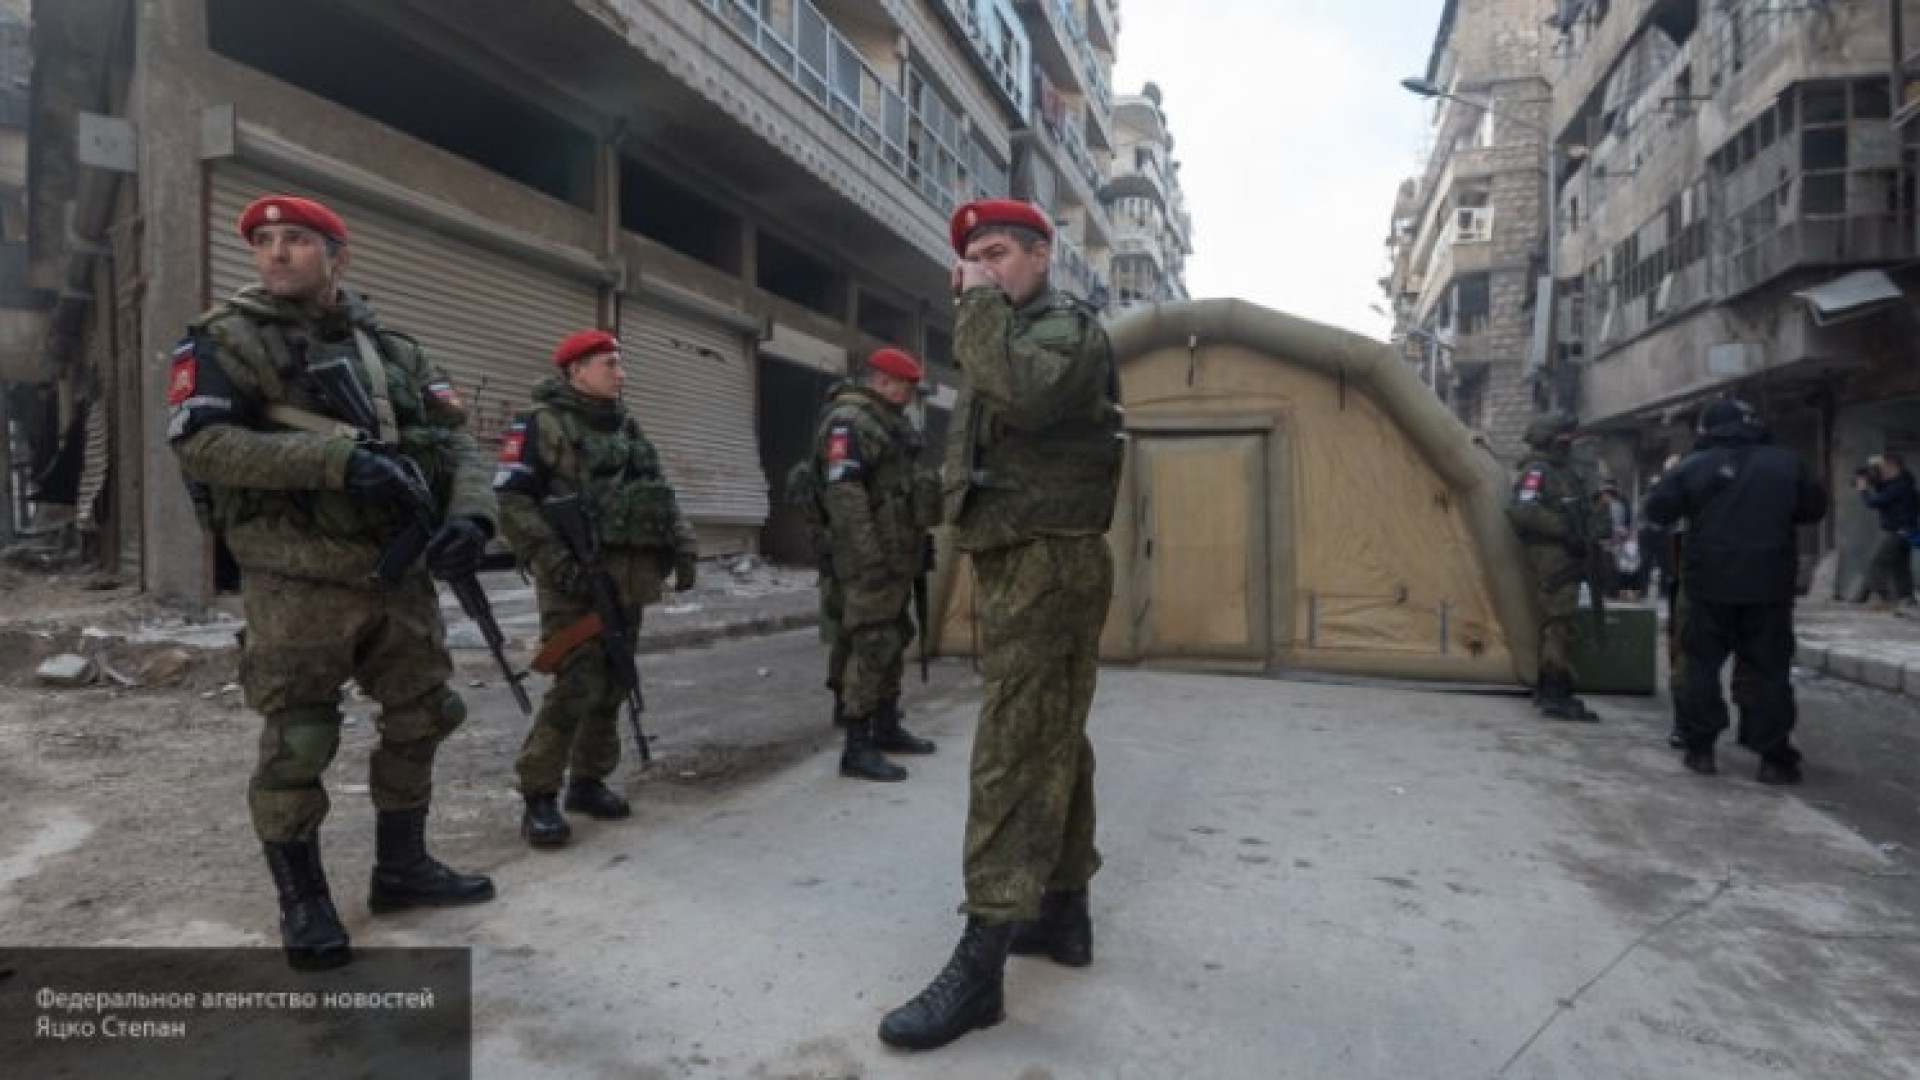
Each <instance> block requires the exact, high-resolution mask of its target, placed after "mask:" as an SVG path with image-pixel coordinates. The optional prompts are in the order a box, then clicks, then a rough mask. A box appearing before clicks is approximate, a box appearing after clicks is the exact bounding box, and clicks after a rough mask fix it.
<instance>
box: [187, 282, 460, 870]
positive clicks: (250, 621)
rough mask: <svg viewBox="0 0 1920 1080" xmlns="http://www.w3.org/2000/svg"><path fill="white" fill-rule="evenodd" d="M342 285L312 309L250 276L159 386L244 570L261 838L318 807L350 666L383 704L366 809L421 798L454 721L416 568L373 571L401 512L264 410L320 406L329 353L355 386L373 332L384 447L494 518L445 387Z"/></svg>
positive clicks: (300, 824) (275, 837) (193, 336)
mask: <svg viewBox="0 0 1920 1080" xmlns="http://www.w3.org/2000/svg"><path fill="white" fill-rule="evenodd" d="M341 297H342V302H340V303H337V304H335V305H333V306H330V307H328V308H327V309H326V310H324V311H322V312H319V313H318V314H315V313H312V312H310V311H308V310H305V309H303V308H302V306H301V305H298V304H295V303H292V302H289V301H285V300H280V299H276V298H275V297H274V296H272V295H271V294H270V293H268V292H267V291H266V290H265V289H262V288H259V287H257V286H256V287H249V288H247V289H243V290H241V291H240V292H239V293H237V294H236V295H234V296H233V297H232V298H231V299H229V300H227V301H225V302H222V303H220V304H217V305H215V306H214V307H213V308H212V309H211V310H209V311H208V312H206V313H205V314H204V315H202V316H201V317H200V318H199V319H197V320H196V321H195V322H194V323H193V324H192V326H191V328H190V331H189V336H188V338H187V340H186V341H185V342H183V343H182V345H181V346H180V349H179V350H178V351H177V352H176V354H175V358H174V369H173V384H172V390H171V393H170V394H169V400H170V401H171V403H172V419H171V423H170V426H169V429H168V435H169V438H170V440H171V441H172V444H173V448H174V451H175V453H176V454H177V455H178V457H179V460H180V463H181V466H182V468H183V470H184V471H185V473H186V475H187V477H188V479H189V480H190V481H192V482H194V483H195V485H196V494H197V497H198V498H199V499H200V501H202V507H203V510H204V511H205V514H206V516H207V519H208V522H209V523H210V524H211V525H212V526H213V527H214V528H215V529H216V530H218V532H219V534H220V536H221V537H222V539H223V540H224V541H225V543H226V545H227V547H228V548H229V550H230V551H231V552H232V553H233V556H234V558H235V560H236V561H237V562H238V563H239V566H240V570H241V575H242V576H241V594H242V597H243V600H244V604H245V610H246V619H247V626H246V632H245V634H244V636H243V648H242V652H241V659H240V684H241V687H242V689H243V690H244V691H245V694H246V701H247V704H248V706H249V707H251V708H253V709H255V710H257V711H259V712H260V713H261V715H262V716H263V717H264V718H265V725H264V728H263V730H262V732H261V736H260V756H259V762H258V765H257V766H256V768H255V770H254V774H253V779H252V781H251V782H250V784H249V785H248V805H249V808H250V809H251V811H252V815H253V825H254V830H255V832H257V833H258V834H259V836H260V838H261V839H262V840H263V841H267V842H269V843H274V842H285V841H309V840H311V839H313V837H314V836H315V835H316V834H317V833H318V831H319V828H320V823H321V821H322V820H323V819H324V818H325V817H326V815H327V806H328V803H327V794H326V790H325V788H324V787H322V786H321V776H322V774H323V773H324V772H325V770H326V768H327V765H328V764H329V763H330V762H331V761H332V760H333V756H334V753H335V751H336V750H337V749H338V747H339V742H340V689H341V685H342V684H343V683H344V682H345V681H346V680H347V679H348V678H349V677H351V678H354V679H355V680H357V681H358V682H359V684H360V686H361V688H362V689H364V690H365V691H366V692H367V693H368V694H369V695H371V696H372V698H373V699H374V700H375V701H376V702H378V703H379V705H380V714H379V720H378V728H379V732H380V739H379V743H378V745H377V746H376V747H375V748H374V751H373V756H372V762H371V769H370V773H369V780H368V787H369V790H370V793H371V795H372V797H373V803H374V806H375V807H377V808H378V809H379V810H381V811H403V810H420V809H423V808H424V807H425V806H426V805H427V803H428V800H429V798H430V796H431V794H432V790H433V780H432V776H433V758H434V752H435V749H436V748H437V747H438V746H439V744H440V742H441V741H442V740H443V739H445V738H446V737H447V735H448V734H450V733H451V732H452V731H453V730H454V729H455V728H457V727H459V726H460V723H461V721H462V720H464V719H465V718H466V707H465V705H464V704H463V703H462V702H461V700H460V697H459V695H458V694H456V693H455V692H454V691H453V690H452V689H451V688H449V687H448V685H447V678H448V676H449V674H450V673H451V672H452V670H453V666H452V662H451V660H450V659H449V657H448V655H447V649H446V629H445V627H444V625H443V624H442V622H441V619H440V608H439V603H438V601H437V599H436V596H435V593H434V588H433V583H432V581H431V579H430V578H429V577H428V576H427V574H426V572H425V571H424V569H422V568H421V567H420V566H418V565H415V566H414V567H412V568H410V569H409V570H408V571H407V574H406V576H405V577H404V578H403V579H402V580H401V581H400V582H399V583H398V584H397V585H396V586H395V587H393V588H390V589H389V588H386V587H384V586H381V585H379V584H378V583H376V582H375V581H373V580H372V577H371V575H372V572H373V569H374V566H375V564H376V563H377V562H378V561H379V558H380V555H381V552H382V550H383V549H385V548H386V546H387V545H388V543H389V542H390V541H391V540H392V539H393V538H394V536H395V535H396V534H397V533H398V532H399V531H401V529H402V528H404V527H405V525H406V524H407V519H406V517H405V515H404V513H403V512H401V511H399V510H397V509H393V508H388V507H381V506H373V505H370V504H369V503H367V502H366V501H365V500H360V499H355V498H352V497H350V496H348V495H347V494H346V493H345V492H344V491H343V487H344V485H345V475H346V472H347V460H348V457H349V456H350V455H351V454H352V453H353V452H354V450H355V444H354V442H353V441H352V440H350V439H348V438H344V437H340V436H336V435H327V434H320V433H316V432H311V431H303V430H288V429H286V428H284V427H283V426H281V425H280V424H279V423H278V422H276V421H275V420H273V419H271V418H270V417H269V412H270V410H272V409H273V408H274V407H276V406H290V407H292V408H295V409H299V410H304V411H306V412H308V413H312V414H318V415H330V414H328V406H327V403H326V402H325V401H324V400H323V399H322V398H321V397H319V396H318V395H317V393H316V392H315V391H314V390H313V389H312V388H311V387H310V386H309V384H308V380H307V379H306V378H304V377H302V371H303V369H304V368H305V367H306V366H307V365H309V364H311V363H314V362H318V361H321V360H322V359H323V358H326V357H329V356H333V357H343V358H350V359H351V363H350V365H349V368H350V370H352V371H354V372H355V373H356V375H357V376H360V381H361V382H362V383H363V389H364V383H365V378H364V376H365V373H366V368H365V367H363V366H362V364H363V363H364V360H363V359H362V358H361V357H360V356H359V355H358V353H357V351H356V349H355V345H354V330H355V328H356V326H357V327H359V328H360V329H362V330H363V331H367V332H369V333H370V335H371V336H370V338H369V340H371V341H377V343H378V345H377V353H378V361H379V363H380V364H381V365H382V367H383V371H382V375H383V376H384V379H385V382H386V392H387V394H388V396H389V398H390V400H391V402H392V407H393V413H394V420H395V421H396V423H397V425H398V435H397V440H396V442H397V447H398V449H399V451H400V452H401V453H403V454H405V455H406V456H407V457H408V458H410V459H412V460H413V461H414V462H415V463H417V464H418V466H419V467H420V469H421V472H422V473H423V475H424V476H425V478H426V479H427V481H428V483H429V485H430V486H431V487H432V490H433V494H434V496H435V498H436V500H437V501H438V502H439V503H440V505H441V507H442V508H443V509H444V513H445V516H446V517H448V518H453V517H460V516H465V517H469V518H472V519H475V520H477V521H480V522H484V523H485V525H486V527H487V528H488V529H491V528H492V523H493V518H494V499H493V493H492V491H490V490H489V488H488V485H487V468H486V465H485V463H484V461H483V460H482V458H481V455H480V454H479V452H478V448H477V446H476V444H475V443H474V440H473V437H472V436H471V435H470V434H468V432H467V431H466V414H465V412H464V410H463V409H462V407H461V405H460V402H459V399H458V397H457V396H456V395H455V393H454V391H453V387H452V384H451V383H450V382H449V381H448V380H447V379H446V377H445V376H443V375H440V374H438V373H436V372H434V371H432V370H430V369H429V368H428V366H427V363H426V361H425V359H424V358H423V357H422V356H421V353H420V349H419V347H418V346H417V345H416V344H415V343H414V342H413V341H412V340H411V339H409V338H407V337H405V336H402V335H400V334H395V333H390V332H385V331H381V330H379V329H378V328H377V327H375V326H374V324H373V322H372V316H371V313H370V312H368V311H367V310H366V309H365V307H364V306H362V305H360V304H359V303H358V302H357V301H356V300H354V299H353V298H351V297H349V296H348V295H347V294H344V293H342V294H341ZM334 419H342V418H339V417H334ZM316 612H324V613H325V617H322V618H316V617H315V613H316Z"/></svg>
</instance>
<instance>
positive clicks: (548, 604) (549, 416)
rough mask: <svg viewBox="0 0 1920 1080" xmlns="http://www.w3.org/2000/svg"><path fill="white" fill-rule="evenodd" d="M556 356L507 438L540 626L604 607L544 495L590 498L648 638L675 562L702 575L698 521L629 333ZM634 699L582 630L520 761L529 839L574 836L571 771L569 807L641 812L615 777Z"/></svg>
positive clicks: (504, 522) (545, 632) (633, 635)
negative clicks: (665, 455)
mask: <svg viewBox="0 0 1920 1080" xmlns="http://www.w3.org/2000/svg"><path fill="white" fill-rule="evenodd" d="M553 363H554V366H555V367H557V368H559V371H557V372H556V373H554V374H552V375H549V376H547V377H546V378H545V379H543V380H541V382H540V384H539V385H538V386H536V387H534V390H533V402H534V407H533V410H532V411H531V412H527V413H523V414H521V415H520V416H518V417H515V418H514V421H513V423H512V425H511V426H510V427H508V429H507V434H506V438H505V439H504V440H503V441H502V443H501V447H500V464H499V470H498V471H497V472H496V473H495V475H494V487H495V490H496V491H497V492H498V494H499V497H500V524H501V527H502V528H503V529H504V530H505V532H506V535H507V541H508V542H509V543H510V544H512V545H513V550H514V552H515V553H516V554H517V555H518V556H519V558H520V562H521V565H523V566H527V567H530V568H531V569H532V571H533V579H534V584H535V587H536V591H537V596H538V600H539V605H540V634H541V637H542V638H543V639H551V638H552V637H553V636H554V635H556V634H559V633H561V632H562V631H564V630H566V629H567V628H568V627H571V626H573V625H574V624H575V623H577V622H579V621H580V620H581V619H583V618H585V617H587V616H588V615H590V614H591V613H592V612H593V598H592V594H591V592H590V591H589V578H588V574H587V571H586V568H585V567H583V566H581V565H580V563H579V562H578V561H577V560H576V559H575V558H574V557H573V554H572V552H571V551H569V550H568V548H567V545H566V542H565V541H564V540H562V539H561V538H560V534H559V533H558V532H556V531H555V530H554V527H553V525H552V524H551V523H549V522H548V520H547V518H546V515H545V514H544V513H543V512H542V511H541V503H542V501H543V500H545V499H548V498H552V497H555V496H569V495H574V496H578V497H579V498H580V500H581V502H582V505H583V508H584V509H585V511H586V516H587V520H588V521H589V522H591V524H592V527H593V534H594V540H595V541H596V544H597V547H598V549H599V557H600V569H602V570H604V571H605V572H606V573H607V574H608V575H609V576H610V577H611V578H612V580H613V583H614V586H615V588H616V589H618V591H619V593H620V603H621V607H622V609H623V610H624V613H625V616H626V626H627V631H628V641H629V643H632V642H636V641H637V640H638V637H639V630H640V613H641V609H642V607H643V606H644V605H646V604H650V603H653V602H654V601H656V600H658V599H660V586H661V579H662V578H663V577H664V576H665V575H666V573H667V572H668V571H669V570H671V571H672V572H673V575H674V588H675V589H677V590H679V591H682V592H684V591H686V590H687V589H691V588H692V587H693V583H694V573H695V567H696V562H695V557H696V555H697V554H698V551H699V548H698V545H697V544H696V542H695V540H694V535H693V527H692V526H691V525H689V524H688V522H687V519H686V518H685V517H684V516H682V514H681V513H680V504H679V501H678V500H677V499H676V498H675V497H674V492H673V488H672V487H671V486H670V485H669V484H668V483H667V479H666V476H665V474H664V473H663V472H662V471H661V468H660V456H659V454H658V453H656V452H655V450H654V448H653V444H652V443H650V442H648V441H647V437H646V436H645V435H644V434H642V433H641V431H640V425H639V424H638V423H636V422H635V421H634V418H633V415H632V414H631V413H629V412H628V411H627V408H626V406H625V405H624V404H623V403H622V402H621V400H620V390H621V387H622V386H623V385H624V384H625V381H626V369H625V367H624V365H623V363H622V361H621V357H620V343H619V342H618V341H617V340H615V339H614V337H613V335H611V334H608V333H606V332H605V331H603V330H583V331H581V332H579V333H577V334H572V335H569V336H568V337H567V338H565V339H564V340H562V341H561V342H560V344H559V346H558V347H556V348H555V349H554V352H553ZM625 700H626V690H625V687H624V686H622V684H621V682H620V679H619V677H618V675H617V673H616V672H615V670H614V668H613V665H612V664H610V663H609V662H608V661H607V658H606V653H605V652H604V651H603V649H602V647H601V645H600V644H599V642H598V641H596V640H587V641H583V642H581V643H580V644H578V645H577V646H576V647H575V648H574V649H573V651H572V652H570V653H568V654H567V656H566V657H565V658H564V659H563V660H561V661H560V668H559V671H558V672H557V673H556V675H555V677H554V681H553V685H552V686H551V687H550V688H548V690H547V695H546V697H545V699H543V700H542V701H541V703H540V713H539V715H537V716H535V717H534V720H533V729H532V730H531V731H529V732H528V733H527V740H526V743H525V744H524V745H522V746H521V748H520V759H519V761H518V763H517V764H516V769H517V770H518V772H519V775H520V794H521V796H522V797H523V798H524V799H525V801H526V809H525V811H524V813H523V815H522V817H521V821H520V832H521V835H523V836H525V837H526V839H527V842H528V843H530V844H532V845H533V846H535V847H557V846H559V845H561V844H564V843H566V842H567V839H568V838H569V837H570V836H571V835H572V828H571V827H570V826H569V825H568V824H567V819H566V818H565V817H564V816H562V815H561V812H560V806H559V805H558V804H557V803H558V797H559V792H560V781H561V778H562V777H563V776H566V777H567V786H566V802H565V806H566V809H567V810H570V811H573V812H576V813H582V814H586V815H587V816H588V817H592V818H597V819H599V820H602V821H613V820H619V819H621V818H625V817H627V816H628V814H629V813H631V809H630V807H629V806H628V805H627V801H626V800H625V799H623V798H621V797H620V796H619V795H618V794H616V793H615V792H614V791H613V790H612V789H610V788H608V787H607V785H606V778H607V777H608V776H610V775H612V773H613V770H614V768H615V767H616V766H617V765H619V763H620V737H619V732H618V729H617V723H618V719H619V714H620V706H621V705H622V703H623V702H624V701H625ZM569 773H570V775H569Z"/></svg>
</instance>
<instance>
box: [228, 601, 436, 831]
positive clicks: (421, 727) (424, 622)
mask: <svg viewBox="0 0 1920 1080" xmlns="http://www.w3.org/2000/svg"><path fill="white" fill-rule="evenodd" d="M240 591H241V599H242V601H243V603H244V606H245V611H246V619H247V626H246V631H245V632H244V634H243V635H242V646H241V650H240V686H241V688H242V689H243V690H244V691H245V693H246V700H247V705H248V707H250V708H252V709H255V710H257V711H258V712H259V713H260V714H261V716H262V717H263V719H264V721H265V722H264V723H263V724H262V726H261V730H260V755H259V760H258V764H257V765H256V766H255V767H254V772H253V778H252V780H251V782H250V783H249V784H248V786H247V805H248V809H249V810H250V811H251V812H252V815H253V828H254V832H256V833H257V834H258V835H259V837H260V839H261V840H263V841H267V842H270V843H279V842H286V841H294V840H309V839H312V838H313V837H314V836H315V835H316V834H317V833H318V832H319V830H320V823H321V822H322V821H324V820H325V819H326V816H327V810H328V801H327V791H326V788H325V787H324V786H323V785H322V783H321V778H322V776H323V774H324V773H325V772H326V769H327V766H328V765H329V764H331V763H332V761H333V757H334V754H335V753H336V752H337V751H338V750H339V748H340V691H341V686H342V684H343V683H345V682H346V681H347V679H348V678H352V679H354V680H355V681H356V682H358V683H359V684H360V688H361V689H362V690H364V691H365V692H366V693H367V695H368V696H370V697H371V698H373V700H374V701H376V702H378V703H379V705H380V712H379V715H378V718H377V719H376V721H375V726H376V728H377V729H378V731H379V742H378V743H377V744H376V745H375V746H374V748H373V755H372V759H371V761H370V763H369V768H368V776H367V788H368V791H369V792H370V794H371V795H372V797H373V805H374V806H375V807H376V808H378V809H380V810H410V809H414V808H417V807H421V806H425V805H427V802H428V801H429V800H430V799H431V797H432V795H433V758H434V753H435V751H436V750H437V749H438V748H439V746H440V743H441V741H442V740H444V739H445V738H446V737H447V736H448V735H449V734H451V733H452V732H453V730H454V729H455V728H457V727H459V726H460V724H461V722H462V721H463V720H465V719H466V715H467V710H466V705H465V704H464V703H463V702H462V701H461V700H460V695H458V694H456V693H454V692H453V691H452V690H451V689H449V688H448V686H447V678H448V676H449V675H451V674H452V673H453V663H452V660H451V659H450V658H449V657H448V655H447V645H446V638H447V633H446V626H445V624H444V623H442V622H441V620H440V604H439V600H438V598H437V597H436V596H435V595H434V588H433V582H432V580H431V579H429V578H428V577H427V576H426V574H424V573H415V574H411V575H409V576H408V577H407V578H406V579H405V580H404V581H402V582H401V583H400V585H399V586H397V587H395V588H393V589H384V588H380V587H378V586H375V585H371V584H367V585H362V584H350V585H349V584H339V583H333V582H318V581H303V580H296V579H293V578H286V577H281V576H279V575H277V574H264V573H250V574H247V575H246V576H245V578H243V579H242V581H241V590H240Z"/></svg>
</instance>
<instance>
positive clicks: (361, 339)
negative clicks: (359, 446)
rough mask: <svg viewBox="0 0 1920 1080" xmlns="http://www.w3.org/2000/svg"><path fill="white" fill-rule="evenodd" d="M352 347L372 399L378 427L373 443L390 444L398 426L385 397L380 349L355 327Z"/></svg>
mask: <svg viewBox="0 0 1920 1080" xmlns="http://www.w3.org/2000/svg"><path fill="white" fill-rule="evenodd" d="M353 347H354V350H355V351H356V352H358V353H359V354H360V367H361V369H362V370H361V374H362V375H363V376H364V377H365V378H366V380H367V394H368V396H370V397H372V398H373V415H374V421H375V422H376V423H377V424H379V426H380V430H378V431H376V432H374V433H373V438H374V441H375V442H381V443H388V442H392V441H393V440H394V439H395V438H397V437H398V436H399V434H400V425H399V424H398V423H397V422H395V420H394V418H393V401H392V399H391V398H389V397H388V395H387V366H386V365H385V364H383V363H381V362H380V348H379V346H377V345H375V344H374V342H373V337H372V336H371V335H369V334H368V333H367V332H366V331H365V330H362V329H361V328H359V327H357V326H356V327H354V328H353Z"/></svg>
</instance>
